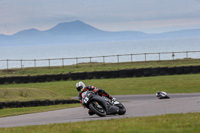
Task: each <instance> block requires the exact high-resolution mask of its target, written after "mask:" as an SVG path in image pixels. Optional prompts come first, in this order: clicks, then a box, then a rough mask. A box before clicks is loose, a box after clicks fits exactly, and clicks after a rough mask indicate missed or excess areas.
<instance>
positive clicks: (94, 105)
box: [89, 101, 106, 117]
mask: <svg viewBox="0 0 200 133" xmlns="http://www.w3.org/2000/svg"><path fill="white" fill-rule="evenodd" d="M89 108H90V109H91V110H92V111H93V112H94V113H95V114H96V115H98V116H100V117H105V116H106V111H105V109H104V108H103V106H102V105H100V104H99V103H98V102H96V101H95V102H91V103H90V104H89Z"/></svg>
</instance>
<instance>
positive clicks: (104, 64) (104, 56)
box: [102, 56, 105, 65]
mask: <svg viewBox="0 0 200 133" xmlns="http://www.w3.org/2000/svg"><path fill="white" fill-rule="evenodd" d="M102 57H103V63H104V65H105V56H102Z"/></svg>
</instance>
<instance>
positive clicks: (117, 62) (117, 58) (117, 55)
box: [117, 55, 119, 63]
mask: <svg viewBox="0 0 200 133" xmlns="http://www.w3.org/2000/svg"><path fill="white" fill-rule="evenodd" d="M117 63H119V55H117Z"/></svg>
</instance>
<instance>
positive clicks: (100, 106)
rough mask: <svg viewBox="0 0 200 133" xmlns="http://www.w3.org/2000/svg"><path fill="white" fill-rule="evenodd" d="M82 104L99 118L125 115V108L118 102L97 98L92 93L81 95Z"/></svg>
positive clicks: (96, 95) (97, 96) (87, 92)
mask: <svg viewBox="0 0 200 133" xmlns="http://www.w3.org/2000/svg"><path fill="white" fill-rule="evenodd" d="M82 104H83V105H84V106H85V107H86V108H88V109H90V110H92V112H93V113H95V114H96V115H98V116H100V117H104V116H106V115H114V114H118V115H124V114H125V113H126V108H125V107H124V105H123V104H121V103H120V102H118V101H114V102H113V101H111V100H110V99H109V98H107V97H104V96H99V95H98V94H95V93H94V92H92V91H86V92H83V93H82Z"/></svg>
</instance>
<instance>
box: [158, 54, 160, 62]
mask: <svg viewBox="0 0 200 133" xmlns="http://www.w3.org/2000/svg"><path fill="white" fill-rule="evenodd" d="M158 58H159V61H160V53H158Z"/></svg>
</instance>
